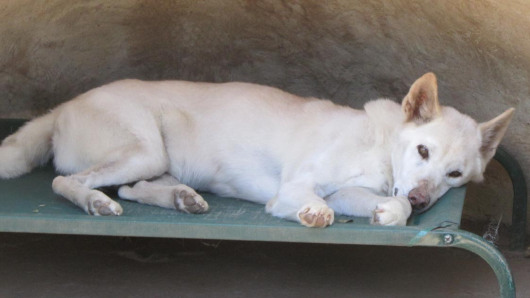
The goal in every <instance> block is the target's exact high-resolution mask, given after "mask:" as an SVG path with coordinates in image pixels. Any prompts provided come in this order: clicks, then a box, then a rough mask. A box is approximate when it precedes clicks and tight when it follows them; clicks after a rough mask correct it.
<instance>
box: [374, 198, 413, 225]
mask: <svg viewBox="0 0 530 298" xmlns="http://www.w3.org/2000/svg"><path fill="white" fill-rule="evenodd" d="M411 212H412V208H411V207H410V203H409V202H408V200H407V199H406V198H404V197H403V198H401V197H395V198H392V199H391V200H390V201H388V202H385V203H379V204H377V207H376V208H375V210H374V211H373V216H372V219H371V223H372V224H374V225H382V226H404V225H406V224H407V219H408V218H409V216H410V213H411Z"/></svg>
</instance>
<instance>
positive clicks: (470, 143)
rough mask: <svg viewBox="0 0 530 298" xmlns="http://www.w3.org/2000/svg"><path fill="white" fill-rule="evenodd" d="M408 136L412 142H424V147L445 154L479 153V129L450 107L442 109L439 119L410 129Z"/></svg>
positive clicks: (470, 120)
mask: <svg viewBox="0 0 530 298" xmlns="http://www.w3.org/2000/svg"><path fill="white" fill-rule="evenodd" d="M408 135H409V137H408V138H409V139H412V140H413V141H414V142H418V143H422V142H424V143H425V144H424V145H431V146H435V147H436V149H438V150H441V151H444V153H447V154H453V153H454V154H456V155H458V156H462V155H469V154H478V152H479V151H478V150H479V147H480V129H479V127H478V124H477V122H476V121H475V120H473V119H472V118H471V117H469V116H467V115H465V114H462V113H460V112H458V111H457V110H455V109H453V108H451V107H443V108H442V114H441V116H440V117H439V118H437V119H435V120H433V121H431V122H429V123H426V124H423V125H420V126H418V127H416V128H414V129H412V130H411V131H409V133H408ZM433 149H434V148H433ZM460 151H462V152H460ZM468 157H469V156H467V157H466V158H468Z"/></svg>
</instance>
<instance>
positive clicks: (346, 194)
mask: <svg viewBox="0 0 530 298" xmlns="http://www.w3.org/2000/svg"><path fill="white" fill-rule="evenodd" d="M326 201H327V203H328V205H329V206H330V207H331V208H332V209H333V210H335V212H337V213H340V214H345V215H352V216H361V217H371V223H372V224H377V225H384V226H395V225H399V226H404V225H406V224H407V219H408V218H409V216H410V214H411V213H412V207H411V206H410V203H409V201H408V199H407V198H406V197H404V196H396V197H385V196H379V195H377V194H374V193H373V192H371V191H370V190H368V189H366V188H362V187H347V188H342V189H340V190H338V191H337V192H335V193H333V194H331V195H330V196H328V197H326Z"/></svg>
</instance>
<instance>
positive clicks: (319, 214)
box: [297, 204, 335, 228]
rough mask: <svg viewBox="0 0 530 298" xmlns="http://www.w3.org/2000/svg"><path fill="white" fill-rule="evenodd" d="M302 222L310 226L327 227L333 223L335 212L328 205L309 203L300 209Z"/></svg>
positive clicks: (299, 214)
mask: <svg viewBox="0 0 530 298" xmlns="http://www.w3.org/2000/svg"><path fill="white" fill-rule="evenodd" d="M297 215H298V219H299V220H300V223H301V224H303V225H304V226H306V227H310V228H325V227H327V226H329V225H331V224H333V220H334V218H335V213H334V212H333V209H331V208H329V207H328V206H326V205H312V204H308V205H306V206H304V207H303V208H302V209H301V210H300V211H298V214H297Z"/></svg>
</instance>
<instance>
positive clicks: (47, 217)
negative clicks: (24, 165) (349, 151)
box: [0, 120, 515, 297]
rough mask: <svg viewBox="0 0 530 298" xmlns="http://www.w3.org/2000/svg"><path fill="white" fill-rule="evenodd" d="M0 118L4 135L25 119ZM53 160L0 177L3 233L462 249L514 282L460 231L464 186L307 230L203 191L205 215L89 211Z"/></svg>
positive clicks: (506, 285)
mask: <svg viewBox="0 0 530 298" xmlns="http://www.w3.org/2000/svg"><path fill="white" fill-rule="evenodd" d="M21 123H22V122H21V121H17V120H0V138H1V139H3V138H4V137H5V136H6V135H8V134H9V133H11V132H13V131H15V130H16V128H17V127H19V126H20V125H21ZM55 175H56V174H55V172H54V171H53V168H52V167H51V166H46V167H42V168H38V169H35V170H34V171H33V172H32V173H30V174H27V175H24V176H22V177H20V178H16V179H10V180H0V202H1V204H0V232H22V233H54V234H76V235H105V236H137V237H171V238H197V239H220V240H242V241H281V242H307V243H335V244H362V245H393V246H436V247H459V248H463V249H466V250H469V251H472V252H474V253H476V254H478V255H479V256H481V257H482V258H483V259H484V260H486V262H488V264H489V265H490V266H491V267H492V269H493V270H494V272H495V274H496V276H497V279H498V281H499V286H500V293H501V295H502V296H504V297H515V285H514V282H513V278H512V275H511V272H510V270H509V268H508V265H507V263H506V260H505V259H504V257H503V256H502V254H501V253H500V252H499V251H498V250H497V249H496V248H495V247H494V246H492V245H491V244H489V243H488V242H486V241H485V240H484V239H482V238H481V237H478V236H476V235H474V234H472V233H469V232H466V231H463V230H460V229H459V225H460V218H461V214H462V208H463V204H464V198H465V187H461V188H455V189H451V190H450V191H449V192H447V193H446V194H445V195H444V197H443V198H441V199H440V200H439V201H438V202H437V203H436V204H435V205H434V206H433V207H432V208H431V209H430V210H429V211H428V212H425V213H423V214H421V215H414V216H412V217H411V218H410V219H409V222H408V224H407V226H404V227H381V226H374V225H370V224H369V220H368V218H357V217H356V218H353V217H345V216H338V217H336V218H335V224H333V225H332V226H330V227H328V228H325V229H317V228H307V227H304V226H301V225H300V224H298V223H294V222H290V221H287V220H283V219H279V218H275V217H272V216H270V215H269V214H266V213H265V208H264V206H263V205H259V204H254V203H250V202H247V201H243V200H237V199H230V198H221V197H217V196H214V195H211V194H208V193H203V194H202V195H203V196H204V198H205V200H206V201H207V202H208V204H209V205H210V210H209V211H208V213H206V214H185V213H182V212H178V211H175V210H168V209H163V208H159V207H154V206H147V205H143V204H138V203H134V202H128V201H124V200H120V199H117V200H118V202H119V203H120V204H121V205H122V207H123V209H124V212H123V214H122V215H121V216H111V217H100V216H90V215H87V214H86V213H85V212H84V211H83V210H81V209H80V208H78V207H77V206H74V205H73V204H72V203H71V202H69V201H67V200H66V199H64V198H62V197H60V196H58V195H56V194H54V193H53V191H52V189H51V182H52V180H53V178H54V177H55Z"/></svg>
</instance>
